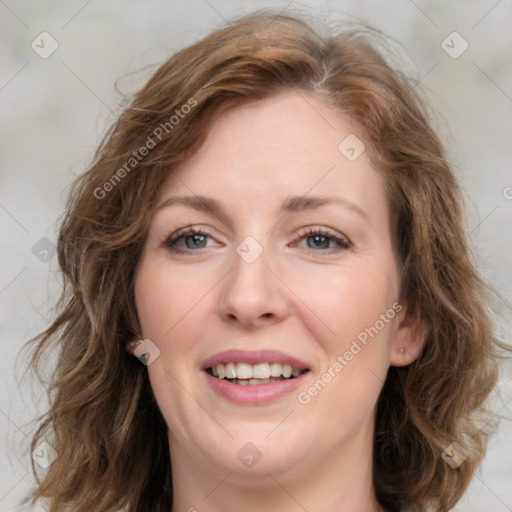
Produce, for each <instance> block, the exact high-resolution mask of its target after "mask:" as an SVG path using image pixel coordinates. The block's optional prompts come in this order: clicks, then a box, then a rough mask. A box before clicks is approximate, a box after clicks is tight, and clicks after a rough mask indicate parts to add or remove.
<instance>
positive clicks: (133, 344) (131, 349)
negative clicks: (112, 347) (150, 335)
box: [125, 340, 144, 357]
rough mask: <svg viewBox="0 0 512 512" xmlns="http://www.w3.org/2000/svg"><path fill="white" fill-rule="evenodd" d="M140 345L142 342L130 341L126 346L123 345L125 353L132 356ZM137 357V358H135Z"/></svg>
mask: <svg viewBox="0 0 512 512" xmlns="http://www.w3.org/2000/svg"><path fill="white" fill-rule="evenodd" d="M141 343H144V342H143V340H131V341H129V342H128V343H127V344H126V345H125V349H126V351H127V352H129V353H130V354H131V355H132V356H135V350H136V349H137V347H138V346H139V345H140V344H141ZM135 357H137V356H135Z"/></svg>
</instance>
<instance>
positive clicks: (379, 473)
mask: <svg viewBox="0 0 512 512" xmlns="http://www.w3.org/2000/svg"><path fill="white" fill-rule="evenodd" d="M372 34H375V33H374V32H372V31H371V30H370V29H366V30H364V29H361V28H360V27H359V28H355V29H354V28H351V27H349V28H348V29H345V30H341V31H338V32H337V33H336V34H331V35H329V36H323V35H321V34H320V32H319V30H318V29H314V28H313V27H312V26H311V25H310V24H309V23H308V22H306V21H304V20H302V19H301V18H300V17H296V16H287V15H273V14H269V13H267V12H259V13H255V14H252V15H250V16H246V17H244V18H241V19H239V20H237V21H235V22H233V23H232V24H230V25H229V26H226V27H225V28H222V29H219V30H217V31H215V32H213V33H212V34H210V35H208V36H207V37H205V38H204V39H202V40H201V41H199V42H198V43H196V44H194V45H192V46H190V47H187V48H185V49H183V50H181V51H179V52H177V53H176V54H175V55H173V56H172V57H171V58H170V59H169V60H167V61H166V62H165V63H163V64H162V65H161V66H160V67H159V68H158V69H157V70H156V71H155V73H154V74H153V75H152V76H151V78H150V79H149V81H148V82H147V84H146V85H145V86H144V87H143V88H142V89H141V90H140V91H139V92H138V93H137V94H136V95H135V96H134V98H133V99H132V101H131V103H130V104H129V105H128V106H127V107H126V108H125V109H124V110H123V111H122V112H121V114H120V115H119V117H118V119H117V120H116V121H115V122H114V124H113V126H112V127H111V128H110V129H109V131H108V132H107V134H106V135H105V137H104V139H103V141H102V143H101V145H100V147H99V148H98V149H97V151H96V153H95V156H94V160H93V162H92V164H91V166H90V167H89V169H88V170H87V172H85V173H84V174H83V175H81V176H79V177H78V178H77V179H76V180H75V181H74V182H73V184H72V187H71V191H70V194H69V197H68V201H67V205H66V210H65V214H64V217H63V220H62V224H61V226H60V232H59V238H58V261H59V265H60V269H61V271H62V275H63V287H62V292H61V296H60V298H59V300H58V303H57V306H56V317H55V319H54V321H53V323H51V325H50V327H48V328H47V329H46V330H45V331H44V332H42V333H41V334H39V335H38V336H37V337H36V338H34V339H33V340H31V342H29V343H31V347H32V349H33V352H32V354H31V360H30V368H32V369H34V371H35V372H36V374H37V375H39V377H40V378H41V374H40V371H39V370H38V368H39V369H40V367H41V361H42V358H43V355H46V354H48V353H50V351H53V350H56V356H57V364H56V367H55V370H54V371H53V372H52V375H51V378H50V382H49V383H48V396H49V410H48V411H47V412H46V413H45V414H44V415H43V416H41V417H40V418H39V419H38V421H40V424H39V427H38V429H37V431H36V433H35V434H34V437H33V440H32V449H34V448H35V447H36V446H37V445H38V443H40V442H41V441H42V440H43V439H48V440H49V442H50V444H51V445H52V446H53V447H54V449H55V450H56V451H57V453H58V458H57V459H56V460H55V461H54V462H53V464H51V466H50V467H49V468H48V470H47V471H46V472H45V473H44V475H42V476H41V475H39V474H38V472H37V471H36V468H35V467H34V463H32V469H33V472H34V473H35V475H36V479H37V486H36V487H35V488H34V490H33V491H32V492H31V494H30V500H31V502H32V503H35V502H36V501H37V500H39V499H46V500H47V502H48V505H47V510H48V511H49V512H61V511H65V510H73V511H74V512H90V511H91V510H95V511H98V512H108V511H117V510H120V509H123V510H127V511H129V512H147V511H149V510H151V511H156V512H159V511H161V512H163V511H168V510H169V509H170V507H171V503H172V497H173V492H172V478H171V461H170V457H169V445H168V439H167V426H166V424H165V421H164V419H163V417H162V415H161V413H160V411H159V408H158V405H157V403H156V401H155V399H154V396H153V393H152V390H151V387H150V383H149V380H148V376H147V371H146V367H145V366H144V365H142V364H140V362H139V361H138V360H137V359H136V358H134V357H132V356H130V355H129V354H128V353H127V352H126V350H125V345H126V343H127V342H128V341H130V340H132V339H133V338H134V337H135V336H139V337H140V324H139V321H138V317H137V312H136V307H135V300H134V273H135V269H136V267H137V264H138V261H139V258H140V254H141V249H142V245H143V243H144V240H145V237H146V234H147V230H148V225H149V222H150V220H151V217H152V212H153V209H154V207H155V205H156V201H157V198H158V196H159V192H160V190H161V186H162V183H163V180H164V179H165V178H166V177H167V176H168V174H169V172H172V169H173V168H174V167H175V166H176V164H177V163H179V162H181V161H183V160H185V159H187V158H188V157H189V156H191V155H192V154H194V152H196V151H197V150H198V148H199V147H200V146H201V144H202V142H203V141H204V139H205V137H206V136H207V134H208V130H209V127H210V125H211V123H212V119H214V117H215V116H218V115H220V114H221V113H222V112H224V111H226V110H227V109H228V108H233V107H236V106H237V105H240V104H243V103H247V102H254V101H258V100H261V99H267V98H272V97H274V96H276V95H278V94H280V93H283V92H293V91H295V92H298V93H299V94H303V93H312V94H314V95H316V96H317V97H318V98H321V99H323V101H325V102H326V104H328V105H330V106H331V107H332V108H334V109H336V111H339V112H340V114H342V115H345V116H347V117H348V118H350V119H351V120H352V121H353V122H354V123H356V124H357V126H359V127H360V128H361V130H362V132H361V133H362V134H363V136H364V137H365V144H366V146H367V150H368V153H369V155H370V158H371V161H372V163H373V165H374V166H375V168H376V169H377V170H378V172H379V173H380V175H381V176H382V177H383V180H384V183H385V191H386V194H387V199H388V203H389V210H390V212H391V222H392V226H391V228H392V235H393V237H394V240H395V246H396V253H397V258H398V260H399V264H400V270H401V291H400V300H401V301H402V302H403V303H405V304H407V307H408V308H409V311H410V312H411V314H413V315H415V317H416V318H417V319H419V321H420V322H421V325H422V326H423V328H424V332H425V340H426V341H425V346H424V349H423V351H422V354H421V355H420V357H419V358H418V359H417V360H416V361H415V362H413V363H412V364H410V365H408V366H405V367H391V368H390V369H389V372H388V375H387V379H386V381H385V384H384V387H383V389H382V392H381V394H380V397H379V400H378V404H377V411H376V423H375V437H374V450H373V452H374V461H373V466H374V472H373V483H374V488H375V493H376V496H377V499H378V501H379V502H380V504H381V505H382V506H383V507H385V508H387V509H388V510H389V511H392V512H396V511H399V510H401V509H402V508H403V507H404V506H407V505H416V506H417V507H418V510H434V511H437V512H441V511H446V510H449V509H450V508H452V507H453V506H454V504H455V503H456V502H457V501H458V500H459V499H460V497H461V496H462V494H463V493H464V491H465V489H466V488H467V486H468V484H469V482H470V480H471V478H472V475H473V474H474V472H475V470H476V468H477V467H478V465H479V464H480V462H481V461H482V459H483V456H484V453H485V448H486V441H487V436H488V432H487V430H489V429H488V426H489V425H487V427H486V428H487V430H486V429H484V428H483V427H482V425H484V422H485V421H486V420H487V419H489V417H490V416H489V414H490V413H489V412H488V411H487V409H486V408H485V403H486V398H487V397H488V395H489V394H490V392H491V391H492V390H493V389H494V387H495V385H496V382H497V378H498V368H499V366H498V360H499V358H500V357H502V356H501V351H502V350H504V349H506V350H508V348H507V347H506V346H505V344H504V343H503V342H501V341H500V340H498V339H497V338H496V337H495V335H494V329H493V321H492V314H491V313H492V311H491V309H490V305H491V301H492V297H493V296H492V293H491V292H490V288H489V287H488V286H487V285H486V284H485V283H484V282H483V281H482V280H481V278H480V277H479V275H478V274H477V272H476V270H475V265H474V263H473V262H472V256H471V253H470V250H469V247H468V242H467V240H466V234H465V230H464V218H463V210H462V205H463V196H462V193H461V190H460V189H459V185H458V184H457V180H456V178H455V176H454V173H453V171H452V169H451V167H450V164H449V163H448V161H447V157H446V155H445V151H444V149H443V146H442V144H441V142H440V140H439V138H438V136H437V135H436V133H435V132H434V130H433V128H432V126H431V123H432V121H430V117H429V116H430V115H429V110H428V108H427V107H426V104H425V103H424V101H423V100H422V99H421V97H420V96H419V93H418V88H417V87H415V83H414V82H413V81H412V80H411V79H409V78H407V77H406V76H405V75H404V74H403V73H402V72H400V71H398V70H396V69H394V68H393V67H392V66H391V65H390V64H389V63H388V60H387V59H386V58H385V57H384V55H383V53H382V52H381V50H380V49H379V45H380V43H375V42H374V40H376V37H374V35H372ZM186 105H188V107H189V108H185V106H186ZM173 116H174V118H176V119H178V118H179V119H178V121H177V122H176V119H173ZM144 147H145V148H146V150H144V149H143V148H144ZM52 353H53V352H52ZM452 442H457V443H459V444H460V445H461V446H462V447H464V449H465V450H466V451H467V455H468V457H467V459H466V460H464V462H463V463H462V464H460V466H458V467H457V468H452V467H451V466H450V465H449V464H447V463H446V462H445V460H443V457H442V454H443V451H444V450H445V449H446V448H447V447H448V446H449V445H450V444H451V443H452ZM27 499H28V498H27Z"/></svg>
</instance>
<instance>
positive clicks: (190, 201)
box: [156, 195, 369, 224]
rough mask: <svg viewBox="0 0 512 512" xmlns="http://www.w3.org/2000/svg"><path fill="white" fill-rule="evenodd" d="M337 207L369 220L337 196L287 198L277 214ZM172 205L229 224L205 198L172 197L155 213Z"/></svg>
mask: <svg viewBox="0 0 512 512" xmlns="http://www.w3.org/2000/svg"><path fill="white" fill-rule="evenodd" d="M331 204H334V205H339V206H342V207H344V208H346V209H348V210H350V211H352V212H354V213H356V214H358V215H359V216H361V217H363V218H364V219H365V220H367V221H368V220H369V217H368V214H367V213H366V211H365V210H363V209H362V208H361V207H360V206H358V205H357V204H355V203H353V202H351V201H348V200H347V199H343V198H341V197H338V196H293V197H288V198H286V200H285V201H284V202H283V204H282V205H281V208H280V209H279V213H282V214H287V213H293V212H301V211H304V210H314V209H316V208H320V207H322V206H328V205H331ZM174 205H183V206H188V207H189V208H193V209H194V210H198V211H203V212H207V213H211V214H212V215H215V216H218V217H219V218H222V219H223V220H224V221H226V222H227V223H228V224H231V223H230V222H229V221H228V215H227V214H226V212H225V210H224V208H223V207H222V205H221V203H219V202H218V201H217V200H215V199H213V198H211V197H206V196H199V195H194V196H174V197H169V198H168V199H166V200H165V201H164V202H163V203H161V204H160V205H159V206H157V208H156V211H157V212H158V211H160V210H162V209H164V208H169V207H171V206H174Z"/></svg>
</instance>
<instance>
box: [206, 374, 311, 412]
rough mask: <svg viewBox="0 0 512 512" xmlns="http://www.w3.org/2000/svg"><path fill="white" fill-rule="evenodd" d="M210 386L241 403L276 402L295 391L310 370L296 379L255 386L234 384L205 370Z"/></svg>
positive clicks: (226, 397) (228, 398)
mask: <svg viewBox="0 0 512 512" xmlns="http://www.w3.org/2000/svg"><path fill="white" fill-rule="evenodd" d="M203 373H204V374H205V375H206V380H207V382H208V384H209V385H210V387H211V388H212V389H213V391H215V393H217V394H218V395H220V396H221V397H223V398H225V399H227V400H229V401H230V402H233V403H235V404H239V405H260V404H266V403H269V402H274V401H276V400H279V399H280V398H282V397H284V396H286V395H289V394H290V393H292V392H293V391H295V390H296V389H297V388H298V387H299V386H300V385H301V384H302V382H303V381H304V379H305V378H306V376H307V375H308V374H309V371H307V372H304V373H303V374H301V375H299V376H298V377H295V379H287V380H280V381H277V382H273V383H272V384H256V385H254V386H250V385H245V386H244V385H242V384H233V383H232V382H229V381H227V380H224V379H218V378H217V377H213V376H212V375H210V374H209V373H208V372H206V371H204V372H203Z"/></svg>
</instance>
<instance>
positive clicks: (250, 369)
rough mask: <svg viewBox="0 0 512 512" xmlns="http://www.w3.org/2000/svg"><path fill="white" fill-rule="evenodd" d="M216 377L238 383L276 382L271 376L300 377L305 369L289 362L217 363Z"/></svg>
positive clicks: (214, 369) (213, 372)
mask: <svg viewBox="0 0 512 512" xmlns="http://www.w3.org/2000/svg"><path fill="white" fill-rule="evenodd" d="M211 371H212V374H213V375H214V377H218V378H219V379H231V380H235V381H236V384H241V385H247V384H249V385H251V384H252V385H254V384H267V383H271V382H274V381H273V380H271V379H270V378H271V377H274V378H278V377H281V376H282V377H284V378H285V379H289V378H290V377H292V376H293V377H294V378H295V377H298V376H299V375H301V374H302V373H303V372H304V371H303V370H299V369H294V368H292V366H291V365H289V364H281V363H258V364H254V365H251V364H248V363H227V364H217V365H215V366H214V367H213V368H212V369H211Z"/></svg>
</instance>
